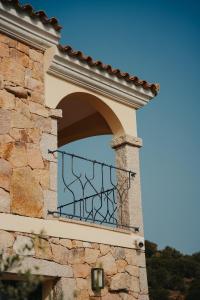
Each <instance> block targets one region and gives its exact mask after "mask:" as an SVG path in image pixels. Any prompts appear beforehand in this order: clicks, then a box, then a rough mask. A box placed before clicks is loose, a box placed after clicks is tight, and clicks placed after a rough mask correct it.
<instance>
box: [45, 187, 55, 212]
mask: <svg viewBox="0 0 200 300" xmlns="http://www.w3.org/2000/svg"><path fill="white" fill-rule="evenodd" d="M43 193H44V214H45V217H46V215H47V211H48V210H49V211H56V210H57V193H56V192H54V191H50V190H44V191H43Z"/></svg>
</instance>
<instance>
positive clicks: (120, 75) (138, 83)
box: [58, 45, 160, 95]
mask: <svg viewBox="0 0 200 300" xmlns="http://www.w3.org/2000/svg"><path fill="white" fill-rule="evenodd" d="M58 49H59V50H60V51H61V52H63V53H67V54H68V55H69V56H71V57H76V58H78V59H79V60H80V61H83V62H85V63H87V64H88V65H89V66H91V67H93V66H95V67H97V68H98V69H100V70H104V71H106V72H108V73H109V74H111V75H114V76H116V77H118V78H123V79H124V80H126V81H127V82H130V83H131V82H132V83H133V84H135V85H136V86H142V87H143V88H144V89H145V90H148V89H149V90H151V91H152V92H153V93H154V94H155V95H157V93H158V91H159V89H160V86H159V84H157V83H148V82H147V81H145V80H141V79H139V78H138V77H137V76H131V75H130V74H129V73H127V72H122V71H120V70H119V69H113V68H112V66H111V65H106V64H104V63H102V62H101V61H99V60H97V61H94V60H93V59H92V57H91V56H86V55H84V54H83V53H82V52H81V51H75V50H74V49H72V47H70V46H62V45H58Z"/></svg>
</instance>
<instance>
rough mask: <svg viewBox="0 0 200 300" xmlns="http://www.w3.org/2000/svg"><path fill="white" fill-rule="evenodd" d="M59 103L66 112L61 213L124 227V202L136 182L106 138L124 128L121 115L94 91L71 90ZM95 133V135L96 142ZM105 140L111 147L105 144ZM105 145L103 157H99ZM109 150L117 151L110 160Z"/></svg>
mask: <svg viewBox="0 0 200 300" xmlns="http://www.w3.org/2000/svg"><path fill="white" fill-rule="evenodd" d="M57 108H59V109H62V112H63V116H62V118H61V119H59V120H58V146H59V147H60V148H59V149H58V151H57V152H58V212H57V213H58V214H59V215H60V216H66V217H68V218H73V219H78V220H82V221H89V222H93V223H98V224H104V225H111V226H121V225H122V224H121V223H122V222H121V221H120V216H121V215H122V202H123V197H125V192H126V191H127V190H128V189H129V187H130V179H131V172H129V171H126V170H123V169H119V168H116V167H115V166H114V163H113V162H114V151H113V150H112V149H111V148H110V146H109V145H108V140H107V141H106V139H104V140H103V139H102V135H104V136H105V135H109V139H110V140H111V136H110V135H115V136H117V135H120V134H123V133H124V130H123V127H122V125H121V122H120V120H119V119H118V117H117V116H116V115H115V113H114V112H113V111H112V109H111V108H110V107H109V106H108V105H107V104H105V103H104V102H103V101H102V100H100V99H99V98H97V97H95V96H93V95H91V94H88V93H73V94H70V95H68V96H66V97H65V98H63V99H62V100H61V101H60V103H59V104H58V106H57ZM98 136H99V138H98ZM100 136H101V137H100ZM91 137H94V138H93V140H92V141H91ZM105 141H106V143H107V147H106V145H105V144H104V145H102V142H103V143H104V142H105ZM91 145H92V146H91ZM73 146H74V147H73ZM83 146H84V149H85V151H84V152H83V151H81V150H82V149H83ZM106 148H107V150H106ZM91 149H92V150H93V152H92V155H91V157H90V156H89V155H88V153H89V152H90V154H91V151H89V150H91ZM101 149H102V150H101ZM99 150H100V152H103V157H102V156H101V155H99V156H101V157H99V156H98V153H99ZM108 151H109V152H112V155H111V156H110V153H109V156H110V157H112V159H110V160H108V159H106V156H107V153H108ZM102 160H103V162H101V161H102Z"/></svg>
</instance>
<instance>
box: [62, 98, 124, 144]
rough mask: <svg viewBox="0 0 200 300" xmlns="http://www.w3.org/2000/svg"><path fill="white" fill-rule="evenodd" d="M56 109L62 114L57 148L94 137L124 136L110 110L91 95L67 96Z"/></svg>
mask: <svg viewBox="0 0 200 300" xmlns="http://www.w3.org/2000/svg"><path fill="white" fill-rule="evenodd" d="M57 108H59V109H62V112H63V117H62V118H61V119H60V120H59V122H58V146H62V145H64V144H67V143H69V142H72V141H75V140H78V139H82V138H86V137H90V136H95V135H103V134H114V135H116V136H117V135H123V134H124V129H123V127H122V124H121V122H120V120H119V119H118V117H117V116H116V115H115V113H114V112H113V111H112V109H111V108H110V107H109V106H108V105H107V104H105V103H104V102H103V101H102V100H100V99H99V98H97V97H95V96H94V95H92V94H88V93H82V92H77V93H72V94H69V95H67V96H66V97H64V98H63V99H62V100H61V101H60V103H59V104H58V106H57Z"/></svg>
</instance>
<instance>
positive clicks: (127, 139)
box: [111, 135, 142, 149]
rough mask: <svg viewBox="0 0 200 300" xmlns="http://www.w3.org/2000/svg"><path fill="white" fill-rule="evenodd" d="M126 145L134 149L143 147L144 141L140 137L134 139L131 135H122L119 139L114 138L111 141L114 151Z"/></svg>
mask: <svg viewBox="0 0 200 300" xmlns="http://www.w3.org/2000/svg"><path fill="white" fill-rule="evenodd" d="M124 145H130V146H133V147H138V148H141V147H142V139H141V138H139V137H133V136H130V135H122V136H119V137H114V138H113V140H112V141H111V147H112V148H113V149H116V148H119V147H121V146H124Z"/></svg>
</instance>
